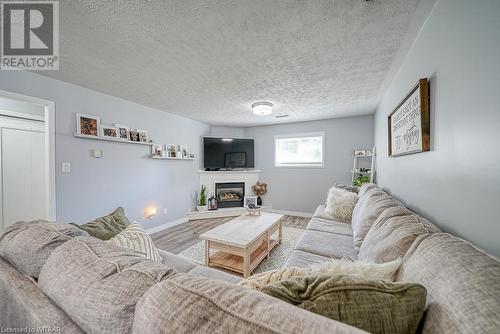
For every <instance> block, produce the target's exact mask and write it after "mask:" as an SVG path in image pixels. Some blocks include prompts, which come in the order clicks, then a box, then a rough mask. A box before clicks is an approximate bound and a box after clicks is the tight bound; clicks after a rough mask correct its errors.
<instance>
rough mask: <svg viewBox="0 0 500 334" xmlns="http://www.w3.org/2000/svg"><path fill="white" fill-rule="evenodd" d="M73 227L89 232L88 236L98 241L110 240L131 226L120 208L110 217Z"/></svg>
mask: <svg viewBox="0 0 500 334" xmlns="http://www.w3.org/2000/svg"><path fill="white" fill-rule="evenodd" d="M73 225H75V226H76V227H78V228H81V229H82V230H84V231H87V232H88V234H90V235H91V236H93V237H95V238H97V239H101V240H109V239H111V238H112V237H114V236H115V235H117V234H118V233H120V232H121V231H123V230H124V229H125V228H126V227H127V226H128V225H130V221H129V220H128V219H127V217H125V212H124V211H123V208H122V207H119V208H117V209H116V210H115V211H113V212H112V213H110V214H109V215H107V216H104V217H100V218H97V219H95V220H94V221H91V222H89V223H87V224H83V225H78V224H73Z"/></svg>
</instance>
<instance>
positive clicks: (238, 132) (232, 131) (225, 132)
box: [210, 126, 245, 138]
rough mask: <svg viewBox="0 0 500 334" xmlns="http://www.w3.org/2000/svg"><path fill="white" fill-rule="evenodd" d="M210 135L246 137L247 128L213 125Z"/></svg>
mask: <svg viewBox="0 0 500 334" xmlns="http://www.w3.org/2000/svg"><path fill="white" fill-rule="evenodd" d="M210 135H211V136H216V137H230V138H244V137H245V128H236V127H229V126H211V127H210Z"/></svg>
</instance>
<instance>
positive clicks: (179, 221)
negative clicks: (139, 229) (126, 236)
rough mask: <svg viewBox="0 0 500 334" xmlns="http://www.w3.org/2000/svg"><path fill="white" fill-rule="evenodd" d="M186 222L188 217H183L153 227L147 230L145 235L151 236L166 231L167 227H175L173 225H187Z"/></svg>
mask: <svg viewBox="0 0 500 334" xmlns="http://www.w3.org/2000/svg"><path fill="white" fill-rule="evenodd" d="M188 221H189V219H188V217H187V216H185V217H182V218H179V219H176V220H173V221H171V222H168V223H165V224H161V225H158V226H155V227H151V228H148V229H147V230H146V233H147V234H153V233H156V232H160V231H163V230H165V229H167V228H169V227H172V226H175V225H179V224H183V223H187V222H188Z"/></svg>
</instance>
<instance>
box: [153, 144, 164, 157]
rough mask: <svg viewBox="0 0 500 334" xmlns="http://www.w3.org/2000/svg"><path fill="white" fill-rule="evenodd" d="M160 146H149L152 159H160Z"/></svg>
mask: <svg viewBox="0 0 500 334" xmlns="http://www.w3.org/2000/svg"><path fill="white" fill-rule="evenodd" d="M162 152H163V150H162V145H158V144H154V145H151V156H153V157H161V156H163V155H162Z"/></svg>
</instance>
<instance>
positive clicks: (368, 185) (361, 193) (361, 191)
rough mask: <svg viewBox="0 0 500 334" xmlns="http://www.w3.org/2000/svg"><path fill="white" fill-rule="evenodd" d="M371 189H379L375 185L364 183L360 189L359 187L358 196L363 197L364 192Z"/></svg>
mask: <svg viewBox="0 0 500 334" xmlns="http://www.w3.org/2000/svg"><path fill="white" fill-rule="evenodd" d="M371 189H379V187H378V186H377V185H376V184H375V183H365V184H363V185H362V186H361V187H359V190H358V196H359V197H362V196H364V195H365V194H366V192H367V191H368V190H371Z"/></svg>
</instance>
